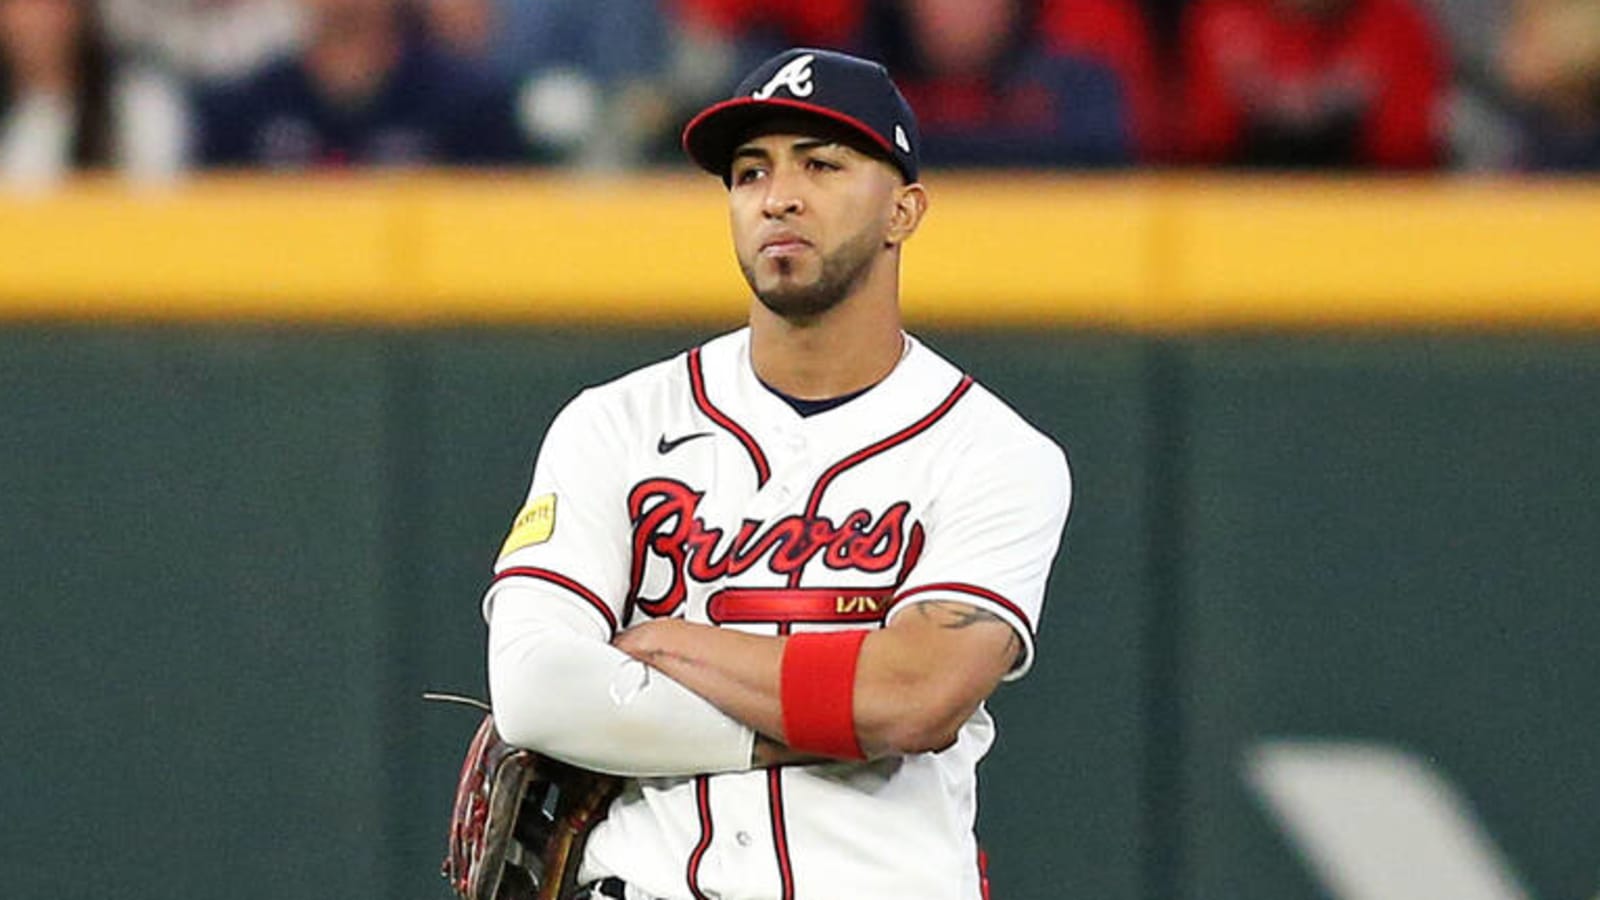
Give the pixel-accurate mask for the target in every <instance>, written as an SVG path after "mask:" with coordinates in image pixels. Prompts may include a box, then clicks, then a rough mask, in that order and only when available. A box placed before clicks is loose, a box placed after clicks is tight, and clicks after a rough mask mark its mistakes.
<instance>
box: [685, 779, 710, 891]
mask: <svg viewBox="0 0 1600 900" xmlns="http://www.w3.org/2000/svg"><path fill="white" fill-rule="evenodd" d="M694 802H695V806H696V807H697V808H698V809H699V811H700V842H699V843H698V844H695V845H694V851H693V852H692V853H690V854H689V868H688V870H687V872H686V873H685V877H686V878H687V879H688V884H689V893H691V894H693V895H694V900H706V895H705V894H703V893H701V892H700V861H701V860H703V859H705V856H706V850H707V849H708V848H710V846H711V779H710V777H709V776H706V775H696V776H695V777H694Z"/></svg>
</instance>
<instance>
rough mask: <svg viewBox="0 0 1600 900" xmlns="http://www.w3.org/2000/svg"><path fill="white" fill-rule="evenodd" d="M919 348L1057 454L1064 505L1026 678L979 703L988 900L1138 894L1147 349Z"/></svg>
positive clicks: (1041, 340) (1092, 344)
mask: <svg viewBox="0 0 1600 900" xmlns="http://www.w3.org/2000/svg"><path fill="white" fill-rule="evenodd" d="M929 340H930V343H932V344H933V345H934V346H936V347H937V348H938V349H939V350H940V351H941V352H943V353H945V355H946V356H948V357H950V358H951V359H953V360H954V361H956V362H957V363H958V364H959V365H961V366H962V367H963V368H965V369H966V370H967V371H969V372H971V373H972V374H973V375H974V376H976V377H977V378H978V379H979V380H980V381H982V382H983V383H984V384H986V385H988V386H989V387H990V388H991V389H993V390H994V391H995V392H996V393H998V394H999V395H1000V396H1002V397H1004V398H1005V399H1006V400H1007V401H1008V402H1010V403H1011V405H1012V406H1013V407H1014V408H1016V409H1017V411H1018V412H1020V413H1022V414H1023V415H1024V416H1025V417H1026V418H1028V419H1029V420H1030V421H1031V422H1033V423H1034V425H1035V426H1037V427H1038V428H1040V429H1042V430H1043V431H1044V432H1045V433H1047V434H1050V435H1051V436H1052V437H1054V438H1055V439H1056V440H1057V441H1058V442H1059V443H1061V444H1062V445H1063V446H1064V447H1065V448H1066V450H1067V453H1068V457H1069V461H1070V463H1071V465H1072V471H1073V480H1074V485H1073V492H1074V497H1073V509H1072V513H1071V517H1070V518H1069V520H1068V523H1067V531H1066V538H1065V540H1064V542H1063V545H1062V546H1063V549H1062V552H1061V554H1060V555H1059V556H1058V558H1057V564H1056V569H1055V571H1054V573H1053V574H1052V577H1051V581H1050V593H1049V595H1048V598H1047V601H1046V604H1045V611H1044V617H1043V620H1042V621H1041V623H1040V626H1039V636H1038V646H1037V651H1038V656H1037V659H1036V662H1035V666H1034V669H1033V671H1031V672H1030V673H1029V674H1028V675H1027V677H1026V678H1024V679H1022V680H1021V681H1019V682H1016V683H1014V684H1007V685H1002V686H1001V688H1000V690H999V691H998V692H997V693H996V694H995V696H994V698H993V700H992V701H991V702H990V709H991V711H992V712H993V713H994V716H995V719H996V722H997V723H998V728H999V738H998V740H997V742H996V744H995V747H994V749H993V750H991V751H990V753H989V756H988V758H987V759H986V760H985V761H984V764H983V768H982V771H981V776H982V777H981V778H980V782H979V790H980V802H979V836H980V838H981V839H982V840H983V842H984V844H985V846H986V847H987V849H988V852H989V855H990V866H991V872H990V874H991V879H992V881H993V885H994V891H995V897H996V898H997V900H1033V898H1038V900H1047V898H1057V897H1097V898H1106V900H1134V898H1138V897H1141V896H1142V891H1143V885H1144V879H1145V874H1144V871H1143V848H1144V841H1145V835H1144V829H1145V827H1146V821H1145V818H1144V814H1145V810H1144V808H1143V806H1142V804H1141V802H1140V796H1141V793H1142V791H1143V785H1144V780H1145V774H1146V773H1145V771H1144V766H1145V765H1146V764H1147V763H1148V762H1149V759H1148V756H1147V752H1148V747H1147V746H1146V722H1145V720H1144V714H1145V709H1146V704H1145V698H1144V689H1145V683H1144V674H1143V667H1144V662H1145V659H1144V653H1145V650H1146V634H1145V629H1146V627H1147V624H1148V622H1147V619H1148V615H1149V611H1150V606H1149V603H1150V587H1151V582H1150V578H1149V562H1150V561H1149V559H1148V556H1147V554H1148V546H1147V543H1146V540H1145V536H1146V533H1147V530H1148V528H1147V524H1148V523H1147V521H1146V517H1147V514H1148V510H1149V506H1148V504H1149V503H1150V502H1151V496H1150V491H1151V485H1150V483H1149V479H1148V473H1147V468H1146V463H1147V458H1148V455H1149V453H1150V451H1151V444H1150V441H1151V438H1152V435H1151V433H1150V427H1149V425H1150V423H1149V412H1150V402H1151V401H1150V397H1149V392H1148V387H1147V380H1146V372H1147V368H1148V356H1149V354H1148V351H1147V348H1146V347H1145V346H1144V345H1143V344H1142V343H1141V342H1138V341H1134V340H1130V339H1116V338H1094V337H1087V338H1086V337H1076V336H1069V335H1064V334H1050V333H1045V334H1033V335H1025V334H1018V333H996V334H949V335H933V336H931V337H930V338H929Z"/></svg>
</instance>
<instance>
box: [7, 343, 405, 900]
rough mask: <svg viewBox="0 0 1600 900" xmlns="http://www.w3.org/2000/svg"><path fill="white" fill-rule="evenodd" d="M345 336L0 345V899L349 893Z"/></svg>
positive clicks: (365, 783) (364, 413) (360, 607)
mask: <svg viewBox="0 0 1600 900" xmlns="http://www.w3.org/2000/svg"><path fill="white" fill-rule="evenodd" d="M384 380H385V379H384V372H383V366H382V363H381V354H380V353H379V352H378V348H377V346H376V345H375V344H374V343H373V342H372V341H370V340H366V339H355V338H352V339H323V338H311V337H308V336H305V335H299V334H283V335H254V336H242V335H236V334H231V333H218V332H206V333H165V332H163V333H155V332H128V333H123V332H111V331H63V332H55V331H44V330H39V331H34V330H14V331H7V332H0V573H3V582H4V597H3V599H0V646H3V651H0V659H4V661H5V663H4V665H5V673H6V677H5V678H4V679H0V722H3V723H4V724H3V726H0V728H3V731H0V744H3V746H4V751H3V758H4V760H5V764H4V765H3V766H0V809H3V810H4V814H3V815H0V872H4V873H5V874H4V885H3V887H0V893H3V894H4V895H5V896H8V897H27V898H31V897H39V898H43V897H69V898H70V897H99V896H106V895H108V894H109V895H114V896H118V897H127V898H139V897H145V898H157V897H202V896H214V895H218V894H222V895H225V896H228V897H237V898H262V900H266V898H274V900H277V898H284V897H312V896H346V897H359V896H371V888H372V885H373V884H374V883H375V882H376V879H377V878H378V876H379V872H378V854H377V847H378V846H379V841H380V840H381V835H382V825H383V822H382V812H383V810H382V788H383V785H382V782H381V778H380V772H381V763H382V760H381V759H380V756H379V753H380V741H381V739H382V735H383V732H384V722H383V720H382V718H381V716H380V704H379V703H378V699H379V698H378V692H379V690H380V687H381V673H382V671H383V669H384V666H385V652H386V648H385V640H384V631H383V623H382V614H383V609H382V600H383V597H384V594H385V586H384V583H383V579H384V577H385V573H384V566H383V557H384V552H385V551H384V547H383V544H382V540H381V537H382V531H383V528H384V526H385V522H386V520H387V517H386V515H385V510H384V508H383V501H384V496H385V491H386V486H387V472H386V471H385V466H384V443H385V434H384V423H383V419H382V415H381V411H382V408H383V403H382V400H383V385H384Z"/></svg>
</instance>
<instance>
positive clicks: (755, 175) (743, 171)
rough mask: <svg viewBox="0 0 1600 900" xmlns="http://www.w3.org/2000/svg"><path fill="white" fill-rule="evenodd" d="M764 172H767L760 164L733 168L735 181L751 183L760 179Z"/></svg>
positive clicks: (737, 182)
mask: <svg viewBox="0 0 1600 900" xmlns="http://www.w3.org/2000/svg"><path fill="white" fill-rule="evenodd" d="M764 174H766V171H765V170H764V169H762V168H761V167H760V166H744V167H741V168H737V169H734V170H733V183H734V184H749V183H751V182H753V181H755V180H757V179H759V178H760V177H761V176H762V175H764Z"/></svg>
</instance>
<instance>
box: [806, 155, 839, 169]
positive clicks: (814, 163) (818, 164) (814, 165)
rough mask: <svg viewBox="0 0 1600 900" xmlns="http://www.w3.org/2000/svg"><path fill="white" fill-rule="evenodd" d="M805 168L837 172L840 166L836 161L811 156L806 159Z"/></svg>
mask: <svg viewBox="0 0 1600 900" xmlns="http://www.w3.org/2000/svg"><path fill="white" fill-rule="evenodd" d="M806 168H808V169H810V170H811V171H813V172H837V171H839V169H840V166H839V164H838V163H836V162H832V161H831V160H826V159H822V158H820V157H815V156H813V157H812V158H810V159H808V160H806Z"/></svg>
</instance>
